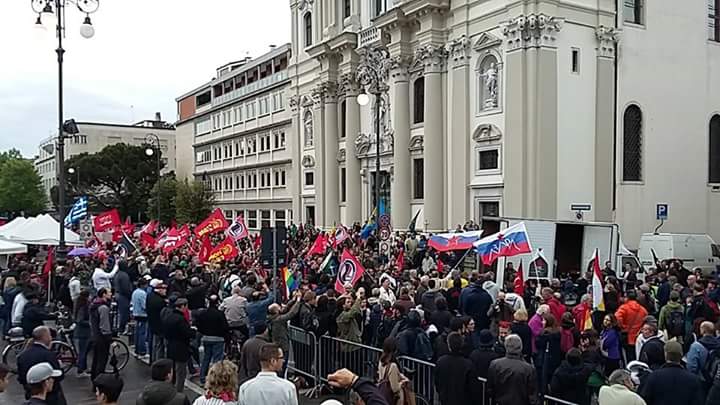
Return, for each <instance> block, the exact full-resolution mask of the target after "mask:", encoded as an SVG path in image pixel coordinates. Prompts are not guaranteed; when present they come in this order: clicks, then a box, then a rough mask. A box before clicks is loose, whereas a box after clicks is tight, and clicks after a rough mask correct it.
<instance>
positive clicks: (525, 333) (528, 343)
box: [510, 322, 532, 360]
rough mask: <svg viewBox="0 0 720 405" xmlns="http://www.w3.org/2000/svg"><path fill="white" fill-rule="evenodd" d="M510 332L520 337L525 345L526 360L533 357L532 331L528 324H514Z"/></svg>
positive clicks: (524, 354)
mask: <svg viewBox="0 0 720 405" xmlns="http://www.w3.org/2000/svg"><path fill="white" fill-rule="evenodd" d="M510 332H512V333H513V334H515V335H518V336H519V337H520V340H522V345H523V350H522V353H523V356H525V359H526V360H528V359H530V356H531V355H532V330H530V326H528V323H527V322H513V323H512V324H511V325H510Z"/></svg>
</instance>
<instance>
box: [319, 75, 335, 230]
mask: <svg viewBox="0 0 720 405" xmlns="http://www.w3.org/2000/svg"><path fill="white" fill-rule="evenodd" d="M322 92H323V99H324V100H323V101H324V105H323V108H324V110H325V129H324V132H323V137H322V139H323V156H324V159H323V160H324V161H325V166H324V169H323V171H322V173H321V178H322V180H321V181H322V183H323V188H324V192H323V194H321V198H322V199H323V204H324V205H325V211H324V215H323V217H324V221H323V224H324V226H326V227H327V226H332V225H333V224H337V223H339V222H340V205H339V204H340V193H339V188H340V180H339V172H340V168H339V167H338V164H337V153H338V122H337V121H338V110H337V84H336V83H334V82H325V83H323V84H322ZM316 176H317V175H316Z"/></svg>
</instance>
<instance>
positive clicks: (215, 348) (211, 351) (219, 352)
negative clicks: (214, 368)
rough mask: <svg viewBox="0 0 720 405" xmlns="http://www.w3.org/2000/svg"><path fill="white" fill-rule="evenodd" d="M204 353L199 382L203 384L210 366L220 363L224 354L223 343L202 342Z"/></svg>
mask: <svg viewBox="0 0 720 405" xmlns="http://www.w3.org/2000/svg"><path fill="white" fill-rule="evenodd" d="M203 347H204V348H205V353H204V354H203V359H202V365H200V382H201V383H202V384H205V377H206V376H207V373H208V370H209V369H210V366H211V365H212V364H215V363H217V362H218V361H221V360H222V359H223V356H224V354H225V353H224V352H225V342H207V341H205V342H203Z"/></svg>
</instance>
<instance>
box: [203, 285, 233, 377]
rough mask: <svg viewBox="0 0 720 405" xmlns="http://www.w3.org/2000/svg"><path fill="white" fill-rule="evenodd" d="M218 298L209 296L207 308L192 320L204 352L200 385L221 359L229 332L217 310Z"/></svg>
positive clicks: (225, 320) (219, 311)
mask: <svg viewBox="0 0 720 405" xmlns="http://www.w3.org/2000/svg"><path fill="white" fill-rule="evenodd" d="M219 301H220V298H219V297H218V296H217V295H215V294H213V295H211V296H210V299H209V305H208V308H207V309H205V310H202V309H201V310H199V311H198V312H197V316H196V317H195V318H194V321H195V326H197V329H198V332H200V334H201V335H202V339H201V342H202V345H203V348H204V350H205V353H204V354H203V359H202V364H201V365H200V383H201V385H203V384H205V377H206V376H207V373H208V370H209V369H210V366H211V365H213V364H215V363H217V362H218V361H220V360H222V359H223V354H224V350H225V337H226V336H227V335H228V333H229V332H230V326H229V325H228V321H227V319H226V318H225V313H224V312H223V311H221V310H219V309H218V306H219V305H220V302H219Z"/></svg>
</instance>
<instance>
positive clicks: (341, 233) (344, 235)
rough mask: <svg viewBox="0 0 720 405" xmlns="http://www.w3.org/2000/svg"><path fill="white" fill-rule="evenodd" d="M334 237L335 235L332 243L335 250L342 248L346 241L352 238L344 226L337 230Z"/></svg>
mask: <svg viewBox="0 0 720 405" xmlns="http://www.w3.org/2000/svg"><path fill="white" fill-rule="evenodd" d="M333 235H334V237H333V243H332V247H333V249H337V247H338V246H340V245H341V244H342V243H343V242H345V240H346V239H348V238H349V237H350V235H349V234H348V231H347V229H345V227H344V226H342V225H340V226H338V227H337V228H335V232H334V234H333Z"/></svg>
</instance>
